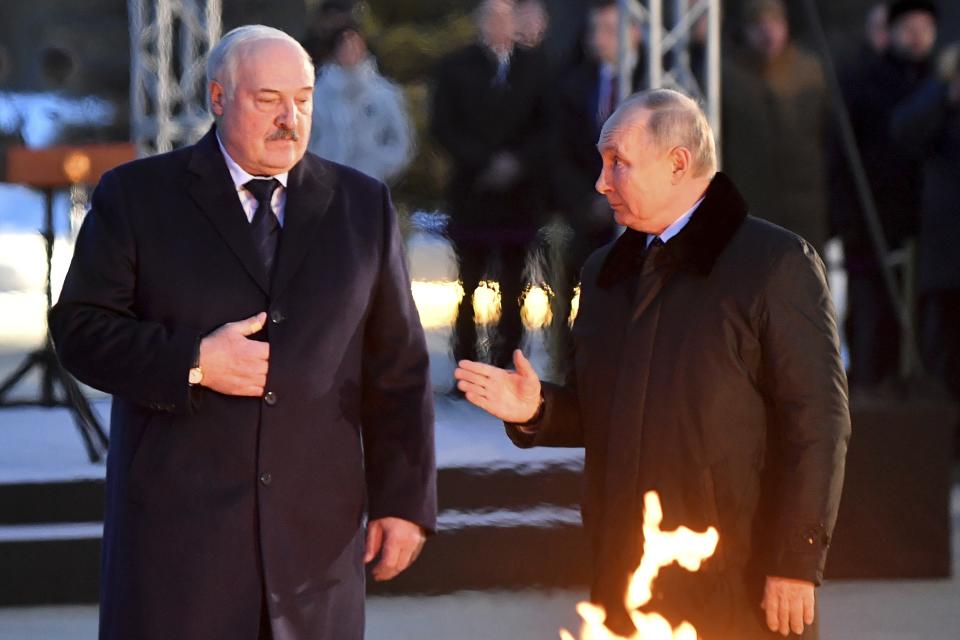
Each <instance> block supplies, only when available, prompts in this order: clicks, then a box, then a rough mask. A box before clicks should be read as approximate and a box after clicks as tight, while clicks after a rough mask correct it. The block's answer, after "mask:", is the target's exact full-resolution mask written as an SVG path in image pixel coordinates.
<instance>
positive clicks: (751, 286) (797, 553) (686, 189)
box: [455, 90, 850, 640]
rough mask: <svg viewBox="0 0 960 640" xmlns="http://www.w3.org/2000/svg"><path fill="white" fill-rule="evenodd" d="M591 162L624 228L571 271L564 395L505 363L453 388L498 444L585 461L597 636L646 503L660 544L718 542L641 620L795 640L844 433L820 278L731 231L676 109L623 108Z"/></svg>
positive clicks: (711, 158) (809, 256) (743, 216)
mask: <svg viewBox="0 0 960 640" xmlns="http://www.w3.org/2000/svg"><path fill="white" fill-rule="evenodd" d="M599 149H600V152H601V154H602V156H603V170H602V173H601V174H600V178H599V180H598V181H597V190H598V191H600V192H601V193H603V194H604V195H606V197H607V198H608V199H609V201H610V204H611V206H612V207H613V210H614V212H615V214H616V218H617V221H618V222H619V223H621V224H624V225H625V226H627V227H628V229H627V230H626V231H625V232H624V234H623V235H621V236H620V237H619V238H618V239H617V240H616V241H615V242H614V243H612V244H610V245H608V246H606V247H604V248H602V249H600V250H599V251H597V252H595V253H594V254H593V255H592V256H591V257H590V259H589V260H588V261H587V264H586V266H585V267H584V271H583V289H582V294H581V295H582V298H581V303H580V309H579V314H578V316H577V319H576V323H575V325H574V328H573V337H574V347H575V363H576V364H575V367H574V369H573V371H572V372H571V375H570V376H569V378H568V380H567V382H566V384H565V385H564V386H557V385H552V384H548V383H543V384H541V383H540V381H539V379H538V378H537V375H536V373H535V372H534V371H533V369H532V367H531V366H530V364H529V362H528V361H527V360H526V359H525V358H524V357H523V354H522V353H520V352H519V351H518V352H516V354H515V358H514V359H515V364H516V372H508V371H505V370H502V369H497V368H494V367H490V366H488V365H483V364H478V363H472V362H466V361H464V362H461V363H460V367H459V368H458V369H457V371H456V373H455V375H456V377H457V379H458V381H459V382H458V384H459V385H460V388H461V389H462V390H463V391H464V392H465V393H466V397H467V399H468V400H470V401H471V402H473V403H474V404H476V405H478V406H480V407H481V408H483V409H485V410H487V411H489V412H490V413H492V414H493V415H495V416H497V417H499V418H501V419H502V420H504V421H506V422H507V423H508V425H507V432H508V434H509V435H510V437H511V438H512V439H513V441H514V442H515V443H516V444H517V445H518V446H521V447H531V446H571V447H581V446H582V447H584V448H585V449H586V469H585V472H586V490H585V497H584V502H583V520H584V525H585V527H586V530H587V534H588V538H589V540H590V543H591V548H592V551H593V558H594V566H595V575H594V581H593V585H592V590H591V597H592V599H593V600H594V601H595V602H597V603H599V604H601V605H603V606H604V607H605V608H606V610H607V613H608V618H607V625H608V626H609V627H610V628H611V629H613V630H614V631H616V632H618V633H621V634H623V633H626V632H628V631H629V630H630V627H631V626H632V625H631V623H630V621H629V618H628V617H627V612H626V611H625V610H624V605H623V602H624V594H625V592H626V587H627V580H628V576H629V574H630V572H632V571H633V570H634V569H635V568H636V567H637V566H638V564H639V561H640V558H641V555H642V553H641V549H642V542H643V541H642V535H643V534H642V530H641V527H640V525H641V523H642V521H643V515H642V506H643V505H642V496H643V495H644V493H645V492H646V491H648V490H655V491H657V492H658V493H659V496H660V499H661V502H662V506H663V517H664V519H663V523H662V525H661V528H662V529H664V530H672V529H675V528H677V527H678V526H680V525H685V526H688V527H690V528H692V529H694V530H700V531H702V530H705V529H707V527H709V526H714V527H716V528H717V529H718V531H719V534H720V542H719V546H718V547H717V550H716V553H715V554H714V556H713V557H712V558H711V559H709V560H708V561H707V562H706V563H705V564H704V566H703V567H702V569H701V570H700V571H699V572H698V573H695V574H693V573H688V572H685V571H683V570H681V569H679V568H677V567H671V568H667V569H664V570H662V571H661V573H660V576H659V577H658V578H657V580H656V581H655V582H654V584H653V589H654V593H653V600H652V604H651V605H650V608H652V609H653V610H654V611H656V612H658V613H661V614H663V615H664V616H665V617H667V619H668V620H670V621H671V622H672V624H673V625H674V626H676V625H677V624H679V623H680V621H682V620H687V621H689V622H691V623H693V624H694V626H695V627H696V628H697V630H698V632H699V634H700V635H701V636H702V637H704V638H736V639H737V640H749V639H754V638H757V639H759V638H768V637H771V636H772V635H773V633H775V632H780V633H782V634H783V635H787V634H788V633H789V632H793V633H795V634H801V633H802V634H804V637H807V638H809V637H814V636H815V633H816V628H815V627H811V626H810V625H811V624H812V623H814V585H816V584H819V582H820V580H821V579H822V577H823V567H824V562H825V559H826V553H827V548H828V546H829V542H830V535H831V533H832V530H833V526H834V522H835V520H836V516H837V509H838V506H839V499H840V489H841V485H842V480H843V469H844V460H845V455H846V449H847V440H848V437H849V434H850V418H849V412H848V405H847V387H846V378H845V376H844V372H843V365H842V363H841V361H840V354H839V340H838V336H837V327H836V321H835V318H834V311H833V307H832V304H831V301H830V295H829V291H828V290H827V280H826V271H825V268H824V266H823V263H822V262H821V260H820V259H819V258H818V257H817V255H816V253H815V252H814V250H813V248H812V247H811V246H810V244H809V243H808V242H806V241H805V240H803V239H802V238H800V237H798V236H796V235H794V234H793V233H791V232H788V231H786V230H784V229H782V228H780V227H776V226H774V225H772V224H770V223H768V222H765V221H762V220H760V219H758V218H753V217H750V216H748V215H747V205H746V203H745V202H744V201H743V200H742V198H741V197H740V196H739V194H738V193H737V191H736V189H735V188H734V186H733V184H732V183H731V182H730V181H729V179H728V178H726V176H724V175H723V174H720V173H716V169H715V167H716V152H715V148H714V141H713V135H712V133H711V131H710V126H709V124H708V123H707V120H706V116H704V114H703V113H702V112H701V111H700V110H699V108H698V107H697V106H696V104H695V103H694V102H693V101H692V100H691V99H689V98H687V97H686V96H683V95H682V94H680V93H677V92H674V91H670V90H654V91H648V92H643V93H640V94H637V96H635V97H633V98H631V99H630V100H628V101H627V102H626V103H625V104H624V105H622V106H621V107H620V108H619V109H618V110H617V112H616V113H615V114H614V115H613V117H612V118H611V119H610V120H609V121H608V122H607V124H606V125H604V129H603V133H602V135H601V137H600V144H599ZM761 602H762V606H763V609H762V610H761V606H760V605H761Z"/></svg>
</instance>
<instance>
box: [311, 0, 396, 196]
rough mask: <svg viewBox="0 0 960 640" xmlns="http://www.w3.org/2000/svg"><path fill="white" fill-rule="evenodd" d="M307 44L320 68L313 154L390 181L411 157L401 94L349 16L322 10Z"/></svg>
mask: <svg viewBox="0 0 960 640" xmlns="http://www.w3.org/2000/svg"><path fill="white" fill-rule="evenodd" d="M305 42H306V44H307V46H309V47H310V49H311V50H310V54H311V56H312V57H313V59H314V61H315V63H316V65H317V79H316V84H315V85H314V94H313V104H314V107H313V128H312V132H311V134H310V144H309V149H310V151H312V152H314V153H316V154H317V155H319V156H320V157H322V158H326V159H327V160H333V161H334V162H339V163H340V164H345V165H347V166H348V167H352V168H354V169H357V170H358V171H362V172H363V173H365V174H367V175H369V176H372V177H374V178H376V179H378V180H381V181H386V182H389V181H392V180H393V179H394V178H396V177H397V176H398V175H399V174H400V173H401V172H402V171H403V170H404V169H405V168H406V166H407V165H408V164H409V162H410V159H411V157H412V155H413V136H412V130H411V124H410V121H409V119H408V117H407V112H406V106H405V103H404V97H403V93H402V91H401V90H400V88H399V87H397V86H396V85H394V84H393V83H391V82H390V81H389V80H387V79H386V78H384V77H383V76H382V75H380V73H379V72H378V71H377V62H376V60H375V59H374V57H373V56H372V55H370V52H369V51H368V50H367V45H366V42H365V41H364V39H363V36H362V34H361V32H360V26H359V25H358V24H357V22H356V20H355V19H354V18H353V15H352V12H351V11H349V10H345V9H343V8H341V7H339V6H337V5H332V6H327V7H324V8H323V9H321V11H320V13H319V15H318V17H317V18H316V19H315V20H314V23H313V25H312V26H311V33H310V34H309V35H308V37H307V38H306V40H305Z"/></svg>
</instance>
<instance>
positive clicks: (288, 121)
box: [277, 99, 299, 129]
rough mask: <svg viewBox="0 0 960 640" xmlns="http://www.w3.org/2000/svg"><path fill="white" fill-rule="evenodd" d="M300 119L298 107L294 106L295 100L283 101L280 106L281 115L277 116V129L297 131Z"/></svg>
mask: <svg viewBox="0 0 960 640" xmlns="http://www.w3.org/2000/svg"><path fill="white" fill-rule="evenodd" d="M298 117H299V114H298V113H297V105H295V104H294V102H293V100H292V99H290V100H283V101H282V102H281V104H280V113H279V114H277V127H280V128H283V129H296V128H297V118H298Z"/></svg>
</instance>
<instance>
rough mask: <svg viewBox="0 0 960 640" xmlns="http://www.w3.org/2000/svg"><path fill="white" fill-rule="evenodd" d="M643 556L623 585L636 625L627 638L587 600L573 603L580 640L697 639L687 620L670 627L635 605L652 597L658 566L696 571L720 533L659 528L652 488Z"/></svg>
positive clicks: (566, 636)
mask: <svg viewBox="0 0 960 640" xmlns="http://www.w3.org/2000/svg"><path fill="white" fill-rule="evenodd" d="M643 507H644V509H643V536H644V544H643V559H642V560H641V561H640V566H639V567H638V568H637V570H636V571H635V572H634V573H633V577H632V578H631V579H630V585H629V586H628V587H627V595H626V604H627V611H629V612H630V618H631V619H632V620H633V625H634V626H635V627H636V628H637V631H636V633H634V634H633V635H632V636H630V637H629V638H626V637H624V636H618V635H616V634H614V633H612V632H611V631H610V630H609V629H607V627H605V626H604V624H603V622H604V620H606V617H607V615H606V612H605V611H604V610H603V607H598V606H596V605H594V604H591V603H589V602H581V603H580V604H579V605H577V613H579V614H580V617H581V618H582V619H583V626H582V627H581V629H580V639H581V640H697V630H696V629H695V628H694V627H693V625H692V624H690V623H689V622H683V623H681V624H680V626H679V627H677V628H676V629H673V628H672V627H671V626H670V623H669V622H667V620H666V619H665V618H664V617H663V616H660V615H658V614H656V613H642V612H640V611H639V610H638V609H639V608H640V607H642V606H644V605H645V604H647V603H648V602H650V599H651V598H652V597H653V593H652V587H653V581H654V580H656V579H657V575H658V574H659V573H660V569H661V568H663V567H667V566H669V565H671V564H673V563H674V562H676V563H677V564H679V565H680V566H681V567H683V568H684V569H686V570H687V571H699V570H700V564H701V563H702V562H703V561H704V560H706V559H707V558H709V557H710V556H712V555H713V552H714V551H715V550H716V548H717V542H718V541H719V540H720V536H719V535H718V534H717V530H716V529H715V528H713V527H710V528H709V529H707V531H706V532H704V533H696V532H694V531H691V530H690V529H688V528H687V527H680V528H679V529H677V530H676V531H661V530H660V523H661V522H662V521H663V509H662V507H661V506H660V498H659V496H658V495H657V492H656V491H648V492H647V493H646V494H645V495H644V496H643ZM560 638H561V639H562V640H574V637H573V635H571V634H570V632H569V631H567V630H566V629H561V630H560Z"/></svg>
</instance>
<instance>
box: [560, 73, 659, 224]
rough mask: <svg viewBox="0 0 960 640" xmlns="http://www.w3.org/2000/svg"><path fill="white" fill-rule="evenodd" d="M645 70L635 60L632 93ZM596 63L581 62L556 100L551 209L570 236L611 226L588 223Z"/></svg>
mask: <svg viewBox="0 0 960 640" xmlns="http://www.w3.org/2000/svg"><path fill="white" fill-rule="evenodd" d="M645 70H646V65H645V64H644V63H643V61H642V60H640V61H638V62H637V64H636V66H635V67H634V71H633V75H632V76H631V91H638V90H640V89H641V88H642V86H643V82H644V72H645ZM599 94H600V64H599V63H598V62H596V61H595V60H584V61H583V62H582V63H580V64H579V65H577V66H576V67H574V68H573V69H571V70H570V71H569V72H568V73H567V75H566V76H565V77H564V78H563V80H562V81H561V82H560V83H559V87H558V90H557V96H556V103H557V109H556V113H557V115H556V123H557V133H558V136H557V137H558V140H557V156H556V162H553V163H551V165H552V166H553V184H554V187H553V192H554V194H555V196H554V197H555V199H556V205H557V207H558V208H559V209H560V211H562V212H563V213H564V217H565V219H566V221H567V223H568V224H569V225H570V226H571V227H572V228H573V229H574V232H580V233H583V232H589V231H592V230H594V229H595V228H596V227H598V226H601V227H604V228H606V227H612V226H613V225H614V222H613V216H610V215H608V216H605V218H604V219H603V220H599V221H598V220H593V219H592V218H593V216H592V215H591V207H592V204H593V200H594V199H595V198H597V197H598V195H599V194H597V189H596V187H595V185H596V183H597V176H599V175H600V170H601V169H603V160H602V158H601V157H600V154H599V153H597V140H599V139H600V130H601V128H602V123H601V122H598V121H597V110H598V106H599V101H600V95H599Z"/></svg>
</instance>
